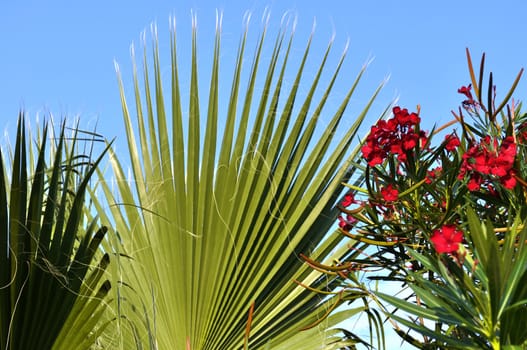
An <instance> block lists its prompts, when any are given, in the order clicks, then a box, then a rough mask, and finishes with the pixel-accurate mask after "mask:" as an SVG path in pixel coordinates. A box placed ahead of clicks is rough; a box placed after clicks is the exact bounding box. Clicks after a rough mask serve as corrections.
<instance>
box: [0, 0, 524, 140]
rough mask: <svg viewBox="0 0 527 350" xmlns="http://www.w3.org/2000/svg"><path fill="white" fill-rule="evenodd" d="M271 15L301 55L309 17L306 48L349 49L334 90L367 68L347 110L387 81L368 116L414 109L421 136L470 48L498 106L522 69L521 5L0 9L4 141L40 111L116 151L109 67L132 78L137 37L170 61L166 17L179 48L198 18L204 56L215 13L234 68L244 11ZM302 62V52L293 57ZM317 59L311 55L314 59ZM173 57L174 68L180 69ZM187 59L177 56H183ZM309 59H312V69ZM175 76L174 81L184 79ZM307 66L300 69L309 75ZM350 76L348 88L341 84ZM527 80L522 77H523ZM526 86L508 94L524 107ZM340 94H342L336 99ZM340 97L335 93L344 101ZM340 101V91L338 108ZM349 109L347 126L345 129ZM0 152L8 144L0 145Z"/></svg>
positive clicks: (444, 108)
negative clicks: (287, 23) (285, 18)
mask: <svg viewBox="0 0 527 350" xmlns="http://www.w3.org/2000/svg"><path fill="white" fill-rule="evenodd" d="M266 8H268V9H269V10H270V11H271V28H273V26H274V27H276V25H278V24H279V23H280V18H281V16H282V14H283V13H284V12H286V11H290V12H291V13H293V14H295V15H296V16H297V18H298V30H297V33H296V39H297V41H298V43H299V47H300V48H302V47H303V45H304V43H305V41H306V40H307V37H308V35H309V33H310V31H311V28H312V24H313V20H314V18H315V17H316V22H317V29H316V34H315V38H314V42H315V43H314V45H315V50H313V51H314V54H315V56H316V54H317V48H320V49H322V48H325V46H326V45H327V43H328V41H329V39H330V38H331V36H332V34H333V33H335V35H336V37H335V52H334V55H333V57H334V58H338V56H339V53H340V51H341V50H342V48H343V47H344V46H345V44H346V41H347V40H348V39H349V42H350V47H349V52H348V62H347V64H346V66H345V68H344V70H343V72H342V75H341V83H340V84H342V85H341V86H343V87H348V86H349V84H346V82H349V83H351V81H352V79H353V78H354V77H355V75H356V73H357V71H358V69H360V67H361V66H362V64H364V63H365V62H366V61H368V60H369V59H370V58H374V60H373V62H372V63H371V64H370V66H369V68H368V71H367V74H366V75H365V77H364V80H363V81H362V84H361V89H363V90H361V91H364V93H362V92H361V93H359V94H358V95H357V97H356V100H354V101H352V103H356V104H357V106H358V107H360V106H362V104H361V102H365V101H366V98H367V96H368V94H369V93H371V92H372V91H373V90H374V89H375V87H376V86H377V85H378V84H379V83H380V82H381V81H383V80H384V79H385V78H386V77H387V76H390V79H389V81H388V84H387V85H386V87H385V88H384V90H383V92H382V94H381V95H380V96H379V98H378V100H377V103H376V105H375V106H374V109H373V114H372V116H371V118H372V119H373V118H375V117H376V115H375V113H376V112H378V111H380V110H382V109H383V108H384V107H385V106H386V105H387V104H388V103H390V102H391V101H392V100H393V99H394V98H395V97H398V98H399V104H400V105H401V106H404V107H408V108H409V109H411V110H415V106H416V105H417V104H420V105H421V117H422V119H423V121H424V123H425V125H428V127H429V128H430V127H431V126H432V124H434V123H438V124H441V123H444V122H447V121H449V120H450V119H451V115H450V111H451V110H452V109H456V108H457V106H458V104H459V102H460V101H461V100H462V97H461V96H460V95H458V94H457V92H456V91H457V88H458V87H459V86H461V85H466V84H468V82H469V76H468V72H467V68H466V67H467V65H466V59H465V48H466V47H468V48H469V49H470V50H471V52H472V55H473V58H474V60H475V61H476V62H479V59H480V57H481V54H482V53H483V52H486V55H487V63H486V67H487V71H488V70H489V69H490V70H492V71H493V72H494V77H495V82H496V83H497V85H498V96H503V95H504V94H505V92H506V88H507V87H508V86H509V84H510V83H512V81H513V80H514V78H515V76H516V74H517V73H518V71H519V70H520V68H522V67H525V66H527V45H525V43H524V40H525V34H526V31H527V29H526V27H525V24H524V18H525V15H526V13H527V11H526V10H527V3H524V2H523V1H522V0H515V1H510V0H505V1H499V2H498V1H489V0H483V1H422V0H421V1H417V0H410V1H403V0H401V1H395V0H382V1H381V0H379V1H353V0H333V1H329V0H325V1H321V0H318V1H313V0H303V1H302V0H298V1H295V0H276V1H273V0H252V1H241V0H237V1H234V0H232V1H229V0H193V1H183V0H179V1H177V0H176V1H137V0H131V1H122V0H114V1H102V0H93V1H89V2H88V1H84V2H80V1H79V2H73V1H69V2H66V1H56V0H47V1H36V0H34V1H29V0H28V1H18V2H15V1H3V2H1V3H0V43H1V45H2V50H1V53H0V128H1V131H2V132H4V131H7V133H9V134H13V133H14V131H15V126H16V118H17V115H18V111H19V110H20V109H23V110H25V111H26V114H27V118H28V119H29V120H30V121H33V120H35V119H36V118H37V115H40V116H41V117H40V118H42V116H47V115H49V113H52V114H54V115H55V116H57V117H60V118H62V117H64V116H68V117H78V118H80V119H81V124H82V125H84V126H93V125H94V123H95V122H96V121H97V123H98V131H99V132H100V133H102V134H103V135H105V136H106V137H108V138H110V139H111V138H114V137H117V141H118V143H119V141H124V140H123V138H124V128H123V127H122V121H121V120H122V118H121V107H120V101H119V93H118V88H117V80H116V76H115V70H114V60H116V61H117V62H119V64H120V65H121V68H122V73H123V76H124V79H125V83H128V86H129V87H130V86H131V85H130V84H129V81H130V76H131V71H130V56H129V49H130V44H131V43H132V42H138V40H139V38H140V33H141V32H142V31H144V30H145V29H147V30H148V28H150V25H151V23H153V22H156V23H157V26H158V31H159V35H160V40H161V41H160V45H161V50H162V53H161V54H162V56H164V57H165V58H166V59H168V57H169V52H168V40H167V37H168V31H169V27H168V18H169V16H170V15H173V16H175V17H176V19H177V21H178V40H179V42H180V43H181V44H182V46H183V48H185V45H186V46H187V47H188V43H189V40H190V25H191V19H190V13H191V11H194V13H196V15H197V18H198V28H199V29H198V30H199V32H198V34H199V38H200V39H199V40H200V45H201V46H200V52H203V53H204V54H205V56H204V57H207V56H206V54H207V53H209V52H210V46H211V43H212V39H213V35H214V24H215V12H216V11H215V10H216V9H220V10H221V11H223V15H224V21H223V22H224V25H223V28H224V29H223V33H224V40H223V44H224V47H223V54H222V55H223V56H224V57H226V58H227V59H228V58H232V57H233V55H234V52H235V49H236V46H237V44H238V39H239V35H240V33H241V29H242V18H243V15H244V13H245V12H246V11H251V12H252V13H253V21H252V25H251V27H250V28H251V29H250V31H251V32H252V33H254V35H256V34H258V32H259V31H260V30H261V25H260V18H261V16H262V14H263V12H264V10H265V9H266ZM299 52H300V51H299ZM319 53H320V52H319ZM185 54H186V51H185V49H183V50H180V55H181V56H183V57H182V62H185V59H187V60H188V55H185ZM185 56H186V58H185ZM315 61H316V60H315ZM186 67H188V66H185V65H183V66H182V67H181V70H182V72H181V73H182V75H185V73H188V70H186ZM314 69H315V67H311V71H310V68H309V67H308V69H307V71H308V72H311V73H312V72H314ZM348 77H349V78H348ZM526 79H527V77H526ZM526 79H524V80H523V81H522V83H521V84H520V85H519V87H518V90H517V92H516V94H515V96H516V97H517V98H518V99H522V97H523V96H524V94H525V93H526V92H527V90H526V82H525V81H526ZM342 91H343V90H342ZM343 95H344V92H340V96H343ZM338 97H339V93H338V92H337V99H338ZM352 113H353V108H351V109H350V114H349V118H350V119H351V120H353V114H352ZM0 140H1V141H0V144H2V145H3V144H4V143H5V142H4V141H5V139H4V138H3V137H0Z"/></svg>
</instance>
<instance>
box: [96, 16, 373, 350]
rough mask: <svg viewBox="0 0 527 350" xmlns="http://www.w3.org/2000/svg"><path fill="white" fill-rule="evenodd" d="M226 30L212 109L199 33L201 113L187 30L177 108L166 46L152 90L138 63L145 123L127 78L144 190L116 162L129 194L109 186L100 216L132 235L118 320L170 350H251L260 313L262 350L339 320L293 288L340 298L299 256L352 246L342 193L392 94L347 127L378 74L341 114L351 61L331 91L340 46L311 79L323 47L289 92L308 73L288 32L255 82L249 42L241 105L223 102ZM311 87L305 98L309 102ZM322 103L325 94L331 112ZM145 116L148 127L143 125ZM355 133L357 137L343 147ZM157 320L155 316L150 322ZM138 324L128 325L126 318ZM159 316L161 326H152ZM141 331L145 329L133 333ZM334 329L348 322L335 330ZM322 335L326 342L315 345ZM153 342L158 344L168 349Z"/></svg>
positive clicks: (240, 69)
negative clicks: (343, 232)
mask: <svg viewBox="0 0 527 350" xmlns="http://www.w3.org/2000/svg"><path fill="white" fill-rule="evenodd" d="M220 23H221V21H220V22H218V26H217V31H216V39H215V44H214V51H213V57H212V69H211V76H210V83H209V85H207V86H206V90H205V91H206V92H207V93H208V96H209V98H208V102H207V103H203V102H202V101H201V99H200V97H201V96H202V95H201V94H202V90H200V88H199V87H198V82H199V83H201V82H202V80H201V78H200V76H199V69H198V68H199V67H198V56H199V54H198V52H197V48H198V45H197V42H198V39H197V34H196V26H195V23H194V26H193V31H192V48H191V66H190V78H189V92H188V95H189V100H188V102H185V101H184V100H183V97H182V96H184V93H182V88H181V86H182V85H181V84H180V80H181V79H182V78H181V75H180V70H179V66H178V61H177V57H178V55H177V47H176V46H177V45H176V33H175V30H173V31H172V35H171V77H170V81H171V88H170V90H169V99H168V102H169V106H170V108H167V106H166V102H167V99H165V90H164V86H163V83H162V82H163V78H164V77H163V75H162V72H161V63H160V53H159V46H158V42H157V38H156V37H154V44H153V58H152V62H153V64H152V65H153V69H152V68H151V67H149V65H148V63H147V62H148V57H147V56H148V54H147V50H146V45H145V51H144V57H143V59H144V61H145V64H144V69H143V72H142V76H143V79H144V81H143V83H141V82H140V79H139V77H138V76H139V73H138V71H137V68H136V65H135V62H134V66H133V67H134V68H133V82H134V90H133V91H134V98H135V112H132V111H131V110H130V107H129V104H128V101H127V98H126V94H125V88H124V86H123V83H122V79H121V73H120V71H119V68H117V71H118V78H119V84H120V85H119V88H120V92H121V102H122V107H123V115H124V122H125V126H126V132H127V140H128V149H129V154H130V162H131V178H132V179H133V182H132V181H130V180H129V178H128V177H127V176H126V175H125V171H124V165H123V162H122V161H121V160H119V157H117V155H116V154H115V153H113V152H112V153H111V165H112V170H113V174H114V176H115V186H116V189H117V193H115V192H114V191H113V190H112V184H111V183H108V182H104V181H103V182H101V184H100V186H101V187H100V190H101V191H102V192H103V193H104V194H105V196H106V200H107V204H105V203H104V202H103V201H102V200H100V201H99V202H96V205H97V206H98V208H99V213H100V215H101V218H102V220H104V221H107V222H108V223H112V225H111V226H112V227H115V229H116V232H117V233H118V237H119V238H120V239H119V240H118V241H116V242H114V243H115V244H116V245H118V246H119V248H118V249H120V251H121V252H122V253H124V254H126V256H127V257H129V258H126V259H120V263H121V264H120V267H119V269H120V271H119V279H120V282H121V284H126V286H123V287H121V288H120V289H119V293H122V294H121V295H126V297H124V298H123V299H125V300H126V301H124V302H123V303H122V305H121V306H120V309H119V310H118V312H119V314H120V315H121V317H119V319H120V320H121V321H122V326H123V327H122V329H121V331H123V332H126V331H129V332H131V333H132V334H134V337H135V338H133V339H134V340H138V339H139V340H140V341H142V342H143V343H145V344H148V343H150V346H151V347H155V348H159V349H173V348H186V349H239V348H242V347H243V346H244V341H245V340H246V339H247V338H246V329H247V321H248V318H249V310H250V309H251V307H252V306H253V305H254V312H252V313H251V319H252V320H251V326H250V330H249V337H248V346H249V347H250V348H265V347H266V344H269V343H270V342H271V341H272V340H273V339H275V340H276V339H279V344H278V343H276V342H273V344H276V346H282V347H283V348H286V347H287V344H288V342H289V341H297V340H298V338H294V339H293V338H291V336H292V335H294V334H297V333H298V331H299V330H300V329H302V328H305V327H307V326H309V325H311V324H313V323H314V321H316V319H317V318H320V317H321V316H322V315H323V314H324V313H325V311H326V310H327V308H328V307H329V305H330V302H331V300H324V298H322V297H321V296H319V295H317V294H315V293H312V292H310V291H309V290H307V289H305V288H304V287H302V286H300V285H298V284H295V283H294V282H293V281H294V280H299V281H302V282H303V283H305V284H306V285H312V286H314V287H316V288H320V287H322V286H324V285H325V284H327V285H328V286H331V281H328V280H326V279H325V278H324V275H323V274H321V273H318V272H316V271H313V270H312V269H311V268H310V267H309V266H308V265H307V264H304V263H303V261H302V260H301V259H300V258H299V254H300V253H306V254H311V255H314V256H317V257H320V258H321V259H322V260H328V259H331V251H332V250H333V248H335V247H337V246H338V245H339V244H340V243H341V242H342V238H341V236H340V235H329V236H328V232H330V231H331V228H332V225H333V224H334V222H335V219H336V216H337V215H338V210H337V209H336V208H335V207H334V205H335V203H336V202H337V199H338V197H339V195H340V194H341V193H342V191H343V189H344V187H343V185H342V183H343V182H345V181H347V180H348V179H349V178H350V177H351V176H353V175H354V168H353V167H352V166H351V165H352V162H353V161H354V160H355V158H356V157H357V154H358V148H355V149H354V150H350V148H351V145H352V143H353V140H354V139H355V136H356V133H357V130H358V128H359V126H360V124H361V122H362V120H363V119H364V118H365V117H366V114H367V112H368V110H369V108H370V106H371V104H372V103H373V100H374V99H375V97H376V96H377V94H378V92H379V90H380V87H379V88H378V89H377V90H376V91H374V92H373V94H372V97H371V99H370V100H369V101H367V103H366V106H364V108H363V109H362V111H360V112H359V113H358V114H357V115H354V116H352V117H350V116H347V117H345V119H346V120H347V121H344V116H345V110H346V108H347V106H348V104H349V102H350V99H351V97H352V95H353V93H354V92H355V89H356V87H357V84H358V82H359V80H360V79H361V77H362V75H363V72H364V68H363V69H362V70H360V71H359V73H358V76H357V78H356V79H355V80H354V81H353V83H352V86H351V87H350V88H349V90H348V91H347V92H346V93H345V96H344V98H343V100H342V101H341V103H340V104H339V105H337V106H328V104H329V103H328V102H329V97H330V96H331V93H332V89H333V88H334V85H335V81H336V78H337V76H338V74H339V71H340V69H341V66H342V63H343V61H344V56H345V54H343V55H342V57H341V59H340V61H339V62H338V64H337V66H336V68H335V69H334V71H333V73H330V74H329V83H327V84H326V85H325V86H322V83H321V82H322V79H321V77H323V76H324V75H325V69H326V62H327V60H328V57H329V56H330V53H331V48H332V43H331V42H330V43H329V45H328V47H327V50H326V52H325V53H324V54H323V58H322V60H321V61H320V63H319V64H318V70H317V72H316V74H315V77H314V78H312V79H307V78H306V73H305V67H306V64H307V62H308V60H309V59H310V57H311V56H310V54H311V41H312V38H310V39H309V41H308V44H307V46H306V48H305V50H304V51H303V52H302V57H301V60H300V63H299V65H298V66H297V67H296V72H295V73H294V77H293V79H292V81H293V82H292V84H291V87H290V89H288V88H286V85H285V84H284V81H285V80H286V77H289V75H288V74H290V73H288V72H289V69H292V68H295V67H293V66H290V64H289V59H290V58H291V55H292V47H293V35H292V33H291V32H289V31H288V30H287V28H282V29H280V30H279V31H278V34H277V36H276V39H275V42H274V46H273V48H272V53H271V54H270V56H269V59H268V60H267V61H265V62H264V60H262V57H263V55H264V53H263V52H264V49H265V43H266V36H267V27H266V28H264V30H263V32H262V34H261V36H260V38H259V39H258V41H257V43H256V50H255V54H254V56H253V57H252V60H251V61H250V70H249V71H248V73H245V71H244V69H245V64H244V62H245V60H246V59H247V55H246V53H245V51H246V46H247V32H244V33H243V34H242V37H241V40H240V45H239V49H238V53H237V56H236V63H235V65H234V72H233V77H232V82H231V90H230V97H229V99H228V100H227V101H224V102H222V101H220V96H221V95H222V93H221V92H222V89H225V86H226V85H225V84H226V83H225V82H223V81H221V79H220V78H221V75H220V63H221V60H220V57H221V38H222V36H221V26H220ZM261 75H263V80H262V81H263V83H262V85H261V86H260V85H258V82H259V81H260V80H259V77H260V76H261ZM245 76H247V81H246V87H245V89H243V88H242V77H245ZM301 86H302V91H307V93H306V94H305V96H303V95H302V94H300V93H299V90H300V89H299V88H300V87H301ZM151 87H153V90H152V88H151ZM316 92H321V94H320V95H321V97H320V98H319V99H318V100H316V99H315V95H316ZM317 96H318V95H317ZM220 106H227V107H226V109H225V110H226V113H225V115H220V112H221V111H223V110H224V108H220ZM185 107H188V111H186V112H184V110H185ZM332 107H334V108H333V110H332V111H331V109H332ZM203 108H205V112H203V111H202V109H203ZM328 113H331V114H332V115H333V117H332V118H330V119H329V121H327V126H326V127H325V128H322V129H320V118H321V116H322V115H324V116H327V115H328ZM132 115H136V116H137V119H136V120H135V121H134V120H133V118H132ZM350 118H353V121H352V122H351V123H350V122H349V120H350ZM341 130H344V132H343V136H342V137H340V139H339V140H335V135H336V134H337V133H339V132H340V131H341ZM101 175H102V176H105V175H104V174H101ZM96 198H100V196H96ZM106 205H108V206H106ZM108 208H109V210H108V211H107V210H106V209H108ZM326 239H329V241H326ZM321 249H322V250H321ZM127 286H132V287H127ZM125 308H126V309H125ZM143 308H145V309H144V310H146V311H145V313H144V314H143V313H141V312H139V310H143ZM126 310H129V311H126ZM130 310H133V311H130ZM131 314H133V316H126V319H127V320H126V321H125V320H124V315H131ZM145 314H146V316H147V319H148V321H141V317H142V316H144V315H145ZM130 317H132V318H133V319H134V321H133V322H131V323H128V319H130ZM332 319H333V320H336V318H330V319H328V320H329V321H331V320H332ZM332 325H333V323H332V322H329V323H326V324H325V325H324V327H325V326H332ZM321 327H322V326H321ZM140 328H143V329H145V328H148V330H149V332H145V331H144V330H143V332H141V330H140ZM126 329H127V330H126ZM321 331H323V328H315V329H312V330H310V331H307V332H306V333H305V334H309V332H311V333H310V334H312V335H315V333H317V332H321ZM137 332H138V333H137ZM147 334H150V336H152V335H153V336H154V337H155V343H152V341H151V340H152V339H151V338H149V339H147V338H146V336H147ZM288 335H289V336H288ZM328 337H329V334H328ZM123 338H129V339H131V338H132V337H128V336H123ZM321 344H325V340H322V341H321ZM273 346H275V345H273ZM295 348H297V347H295ZM306 348H312V344H311V345H309V346H306Z"/></svg>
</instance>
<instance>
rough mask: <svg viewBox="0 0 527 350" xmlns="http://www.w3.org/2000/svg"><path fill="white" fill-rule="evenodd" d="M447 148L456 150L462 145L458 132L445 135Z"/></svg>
mask: <svg viewBox="0 0 527 350" xmlns="http://www.w3.org/2000/svg"><path fill="white" fill-rule="evenodd" d="M445 142H446V145H445V149H446V150H447V151H449V152H453V151H455V150H456V149H457V148H458V146H459V145H461V142H460V141H459V137H457V135H456V134H449V135H446V137H445Z"/></svg>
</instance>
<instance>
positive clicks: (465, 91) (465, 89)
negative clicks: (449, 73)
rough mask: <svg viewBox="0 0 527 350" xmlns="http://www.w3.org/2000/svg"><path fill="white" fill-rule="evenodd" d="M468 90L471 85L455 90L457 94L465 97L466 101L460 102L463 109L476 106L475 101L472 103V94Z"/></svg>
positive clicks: (470, 88)
mask: <svg viewBox="0 0 527 350" xmlns="http://www.w3.org/2000/svg"><path fill="white" fill-rule="evenodd" d="M470 90H472V84H469V85H468V86H462V87H460V88H459V89H457V92H459V93H460V94H463V95H465V96H466V97H467V99H466V100H465V101H463V102H462V103H463V107H465V108H468V107H470V106H475V105H476V101H474V98H473V97H472V92H470Z"/></svg>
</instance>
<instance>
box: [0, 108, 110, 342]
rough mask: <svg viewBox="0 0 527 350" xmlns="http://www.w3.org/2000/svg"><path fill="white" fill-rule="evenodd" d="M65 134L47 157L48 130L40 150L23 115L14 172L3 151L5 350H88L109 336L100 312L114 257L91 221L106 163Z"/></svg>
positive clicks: (1, 331)
mask: <svg viewBox="0 0 527 350" xmlns="http://www.w3.org/2000/svg"><path fill="white" fill-rule="evenodd" d="M64 130H65V129H64V126H63V127H62V129H61V133H60V136H59V137H58V139H57V140H58V141H57V144H56V145H54V147H52V149H51V150H50V151H49V152H48V151H47V148H46V146H47V144H48V141H49V140H48V128H47V125H46V126H45V127H44V129H43V133H42V135H41V142H40V144H39V145H38V146H36V147H35V148H33V147H32V146H28V141H27V137H26V134H27V132H26V128H25V122H24V118H23V115H21V116H20V118H19V123H18V130H17V137H16V143H15V149H14V152H13V156H12V164H11V166H10V167H8V166H7V163H6V162H5V158H4V156H3V154H2V152H1V151H0V162H1V164H0V223H1V224H0V305H1V307H0V348H1V349H5V350H9V349H52V348H53V349H71V348H75V349H88V348H89V347H90V346H92V345H93V344H95V341H96V337H95V336H94V334H96V332H97V331H99V332H102V331H103V329H104V326H103V325H102V324H101V323H99V322H98V319H97V318H95V317H94V316H93V313H94V312H101V310H104V309H105V306H104V299H105V297H106V296H107V294H108V291H109V290H110V282H109V281H108V280H106V279H105V278H104V276H103V271H104V270H105V268H106V266H107V265H108V263H109V257H108V255H107V254H103V253H102V252H101V251H100V250H99V245H100V243H101V240H102V239H103V237H104V235H105V233H106V229H105V228H104V227H103V228H101V229H97V228H96V221H95V220H92V221H91V222H88V221H87V220H86V218H87V216H86V215H85V214H86V203H85V193H86V188H87V186H88V181H89V179H90V177H91V175H92V174H93V173H94V171H95V167H96V166H97V165H98V163H99V162H100V160H101V158H98V159H96V160H95V161H93V162H92V161H91V159H90V158H89V157H88V156H86V155H83V154H80V153H77V147H76V137H77V136H76V132H75V133H74V135H73V137H72V140H71V141H69V142H68V141H67V140H68V139H67V137H66V136H65V133H64ZM68 148H69V150H68ZM48 153H49V154H50V159H51V164H50V165H48V164H46V162H47V160H46V157H47V155H48ZM103 153H104V152H103ZM35 154H36V155H37V158H38V159H37V161H36V165H34V163H33V162H31V163H30V164H28V158H29V159H30V161H31V160H32V159H34V158H35V157H34V156H35ZM101 157H102V155H101ZM9 168H10V169H11V175H10V176H8V174H7V173H8V171H9ZM97 261H98V263H97ZM94 263H97V264H98V265H95V266H94ZM73 329H75V331H73ZM79 334H84V335H85V337H83V338H82V339H80V338H77V339H75V337H76V336H77V337H78V335H79ZM61 344H67V347H61Z"/></svg>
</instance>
